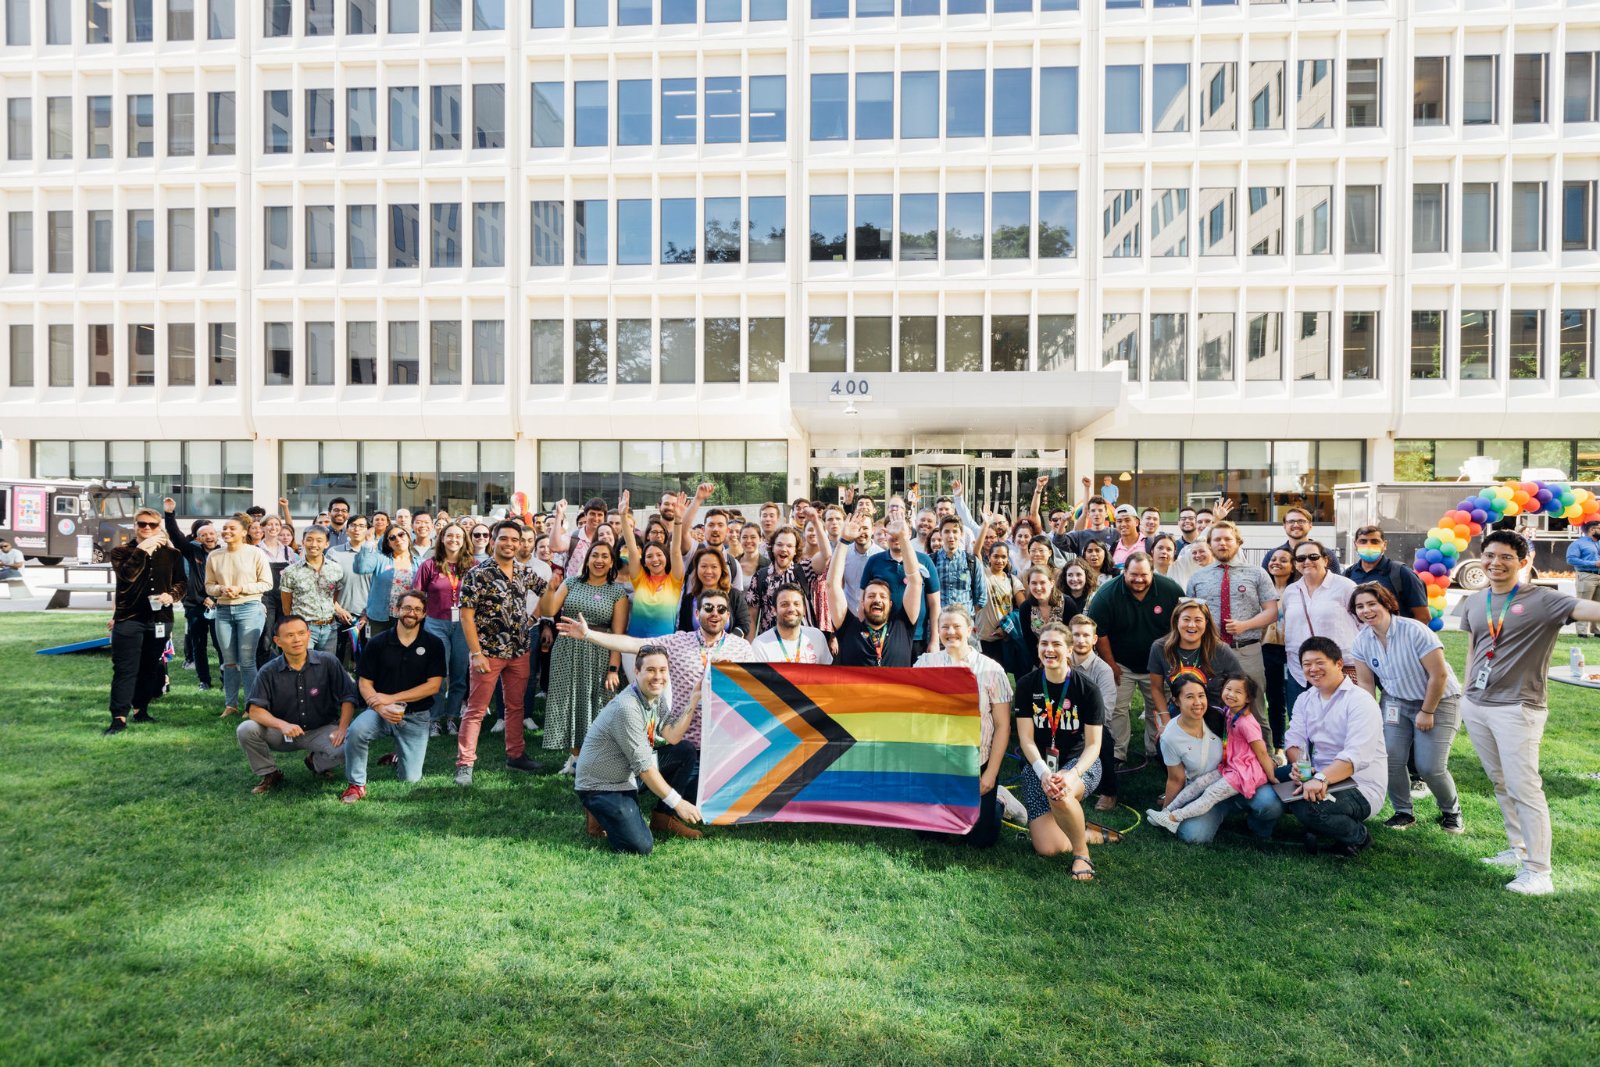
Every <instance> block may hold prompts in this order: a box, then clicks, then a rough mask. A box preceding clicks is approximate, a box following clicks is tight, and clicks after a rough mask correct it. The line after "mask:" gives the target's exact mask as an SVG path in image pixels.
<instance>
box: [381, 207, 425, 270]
mask: <svg viewBox="0 0 1600 1067" xmlns="http://www.w3.org/2000/svg"><path fill="white" fill-rule="evenodd" d="M419 227H420V220H419V217H418V212H417V205H416V204H390V205H389V266H390V267H394V268H397V269H401V270H405V269H409V268H413V267H415V266H417V261H418V257H419V256H420V255H421V251H422V242H421V239H420V235H419Z"/></svg>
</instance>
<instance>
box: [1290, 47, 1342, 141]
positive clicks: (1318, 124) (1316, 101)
mask: <svg viewBox="0 0 1600 1067" xmlns="http://www.w3.org/2000/svg"><path fill="white" fill-rule="evenodd" d="M1332 66H1333V61H1332V60H1328V59H1302V60H1300V63H1299V67H1298V76H1297V77H1296V79H1295V82H1296V85H1297V86H1298V91H1297V92H1296V94H1295V97H1296V100H1295V125H1296V126H1297V127H1298V128H1300V129H1302V130H1326V129H1330V128H1332V126H1333V77H1332V72H1331V68H1332Z"/></svg>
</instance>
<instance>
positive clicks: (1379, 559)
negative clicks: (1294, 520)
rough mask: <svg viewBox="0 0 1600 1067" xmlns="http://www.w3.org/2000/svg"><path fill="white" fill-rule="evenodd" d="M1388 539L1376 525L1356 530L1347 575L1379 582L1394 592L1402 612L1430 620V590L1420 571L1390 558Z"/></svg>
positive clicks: (1353, 578)
mask: <svg viewBox="0 0 1600 1067" xmlns="http://www.w3.org/2000/svg"><path fill="white" fill-rule="evenodd" d="M1388 553H1389V543H1388V542H1387V541H1386V540H1385V539H1384V536H1383V530H1382V529H1381V528H1379V527H1377V526H1363V527H1361V529H1359V530H1357V531H1356V557H1357V559H1356V561H1355V562H1354V563H1352V564H1350V566H1349V568H1348V569H1347V570H1346V571H1345V572H1344V576H1345V577H1346V578H1348V579H1350V580H1351V581H1352V582H1355V583H1356V584H1357V585H1361V584H1362V583H1364V582H1377V583H1378V584H1379V585H1381V586H1383V587H1384V588H1386V589H1388V590H1389V592H1391V593H1393V594H1394V598H1395V600H1397V601H1399V603H1400V613H1401V614H1402V615H1409V616H1411V617H1412V618H1413V619H1416V620H1417V621H1418V622H1422V623H1425V622H1427V621H1428V618H1429V613H1428V591H1427V589H1425V588H1423V585H1422V579H1421V578H1418V577H1417V572H1416V571H1414V570H1412V569H1411V568H1410V567H1407V566H1406V565H1405V564H1404V563H1401V562H1399V561H1398V560H1393V559H1390V558H1389V554H1388Z"/></svg>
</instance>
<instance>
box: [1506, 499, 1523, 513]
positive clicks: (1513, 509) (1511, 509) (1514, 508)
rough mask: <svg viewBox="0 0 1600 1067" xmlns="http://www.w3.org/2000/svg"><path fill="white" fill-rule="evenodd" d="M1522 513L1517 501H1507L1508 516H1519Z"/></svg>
mask: <svg viewBox="0 0 1600 1067" xmlns="http://www.w3.org/2000/svg"><path fill="white" fill-rule="evenodd" d="M1521 511H1522V506H1521V505H1520V504H1518V503H1517V502H1516V501H1515V500H1507V501H1506V514H1507V515H1517V514H1520V513H1521Z"/></svg>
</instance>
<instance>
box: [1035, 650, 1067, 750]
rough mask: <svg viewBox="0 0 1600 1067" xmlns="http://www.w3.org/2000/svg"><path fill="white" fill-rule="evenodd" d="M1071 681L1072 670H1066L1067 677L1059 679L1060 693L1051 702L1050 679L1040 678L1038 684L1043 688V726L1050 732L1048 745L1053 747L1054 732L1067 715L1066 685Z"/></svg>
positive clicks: (1058, 728) (1054, 741)
mask: <svg viewBox="0 0 1600 1067" xmlns="http://www.w3.org/2000/svg"><path fill="white" fill-rule="evenodd" d="M1071 681H1072V668H1070V667H1069V668H1067V676H1066V677H1065V678H1063V679H1061V692H1060V694H1059V695H1058V696H1057V697H1056V698H1055V699H1054V700H1052V699H1051V698H1050V679H1048V678H1045V677H1044V676H1043V675H1041V676H1040V683H1041V684H1042V685H1043V686H1044V724H1045V726H1046V727H1048V728H1049V730H1050V745H1051V747H1052V748H1053V747H1055V743H1056V731H1058V730H1060V729H1061V720H1062V718H1063V717H1064V716H1065V715H1066V713H1067V683H1069V682H1071Z"/></svg>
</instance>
